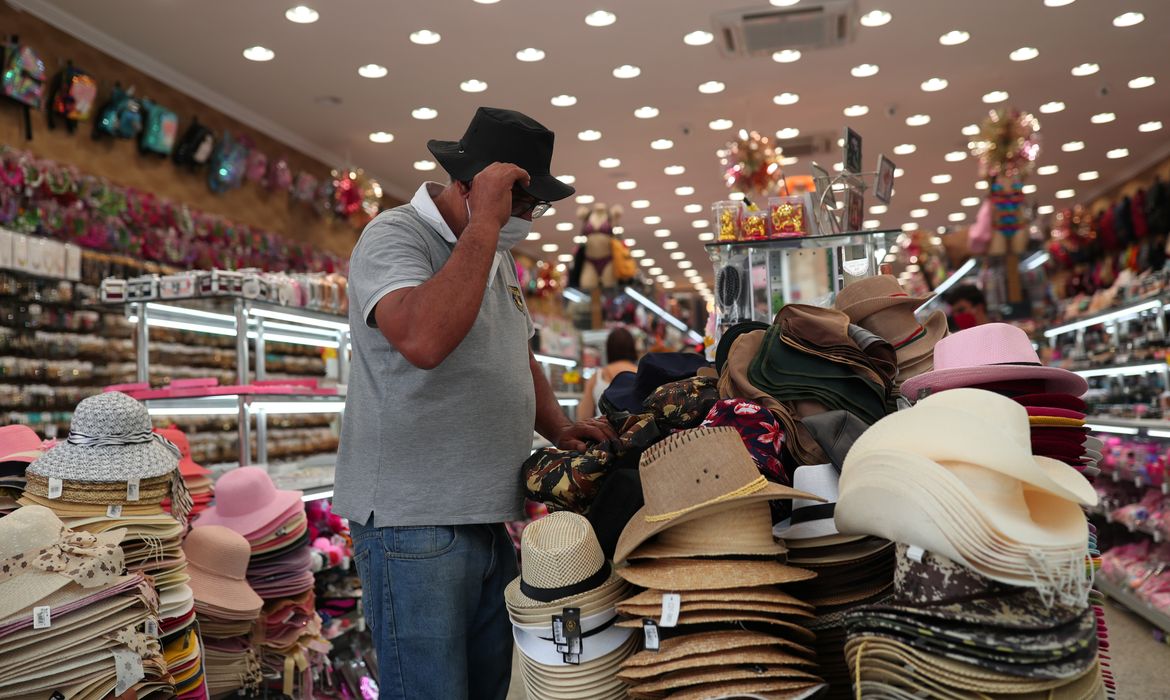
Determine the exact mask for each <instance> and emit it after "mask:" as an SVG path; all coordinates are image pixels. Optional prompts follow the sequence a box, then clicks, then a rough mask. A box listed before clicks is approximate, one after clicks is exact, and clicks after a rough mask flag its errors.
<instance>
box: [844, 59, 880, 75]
mask: <svg viewBox="0 0 1170 700" xmlns="http://www.w3.org/2000/svg"><path fill="white" fill-rule="evenodd" d="M849 73H850V74H851V75H852V76H853V77H854V78H868V77H870V76H871V75H877V74H878V67H877V64H876V63H862V64H861V65H859V66H853V67H852V68H850V69H849Z"/></svg>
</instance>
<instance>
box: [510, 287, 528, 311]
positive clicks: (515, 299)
mask: <svg viewBox="0 0 1170 700" xmlns="http://www.w3.org/2000/svg"><path fill="white" fill-rule="evenodd" d="M508 292H510V293H511V294H512V303H513V304H515V305H516V309H517V310H519V311H523V310H524V295H523V294H522V293H521V292H520V288H519V287H517V286H515V285H512V284H509V285H508Z"/></svg>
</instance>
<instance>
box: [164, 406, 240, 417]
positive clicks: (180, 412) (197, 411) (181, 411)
mask: <svg viewBox="0 0 1170 700" xmlns="http://www.w3.org/2000/svg"><path fill="white" fill-rule="evenodd" d="M146 410H147V412H148V413H150V415H152V416H234V415H236V414H238V413H239V412H240V410H239V409H238V408H230V407H226V406H176V407H174V408H168V407H162V406H149V407H148V408H147V409H146Z"/></svg>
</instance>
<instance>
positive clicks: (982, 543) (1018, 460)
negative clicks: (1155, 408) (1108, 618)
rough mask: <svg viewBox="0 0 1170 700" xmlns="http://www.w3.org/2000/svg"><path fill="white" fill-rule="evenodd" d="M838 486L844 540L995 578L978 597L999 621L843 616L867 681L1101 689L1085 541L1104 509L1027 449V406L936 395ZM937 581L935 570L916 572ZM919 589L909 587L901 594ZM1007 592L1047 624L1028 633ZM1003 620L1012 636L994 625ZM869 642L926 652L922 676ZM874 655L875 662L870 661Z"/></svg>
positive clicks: (877, 428) (1064, 471) (873, 437)
mask: <svg viewBox="0 0 1170 700" xmlns="http://www.w3.org/2000/svg"><path fill="white" fill-rule="evenodd" d="M953 337H959V336H958V335H956V336H953ZM840 490H841V494H840V499H839V502H838V504H837V508H836V510H835V514H834V517H835V520H836V524H837V527H838V528H839V529H840V531H841V532H844V533H850V534H869V535H877V536H881V537H885V538H887V539H890V540H893V541H895V542H898V543H899V544H904V545H907V547H906V549H905V552H904V557H903V558H906V557H909V558H910V559H913V560H915V561H916V562H919V563H921V561H923V558H924V556H925V555H926V554H927V553H928V554H929V555H931V556H933V557H937V561H939V562H942V561H943V560H944V559H945V560H947V561H949V562H951V563H953V564H954V565H955V566H957V567H959V570H966V571H969V572H970V575H971V576H973V577H982V578H983V579H987V580H988V581H991V582H995V584H996V589H995V591H996V592H994V593H993V594H992V595H991V597H990V600H989V601H987V602H985V603H982V605H984V607H985V608H987V609H989V610H990V611H991V613H992V614H993V615H995V616H996V618H995V620H996V621H995V623H994V624H992V623H989V622H988V621H987V619H983V620H981V621H976V622H970V621H968V622H966V623H960V622H956V623H955V624H951V623H947V624H945V625H944V624H943V623H941V622H936V623H932V624H930V625H927V624H925V623H922V622H921V620H916V619H914V618H911V617H909V616H908V615H906V614H902V615H901V616H899V615H898V614H893V617H894V618H895V619H893V620H890V619H889V618H890V616H891V613H889V611H888V610H885V609H884V608H882V609H880V610H884V612H873V610H871V609H869V608H865V609H862V610H855V611H853V612H851V613H849V614H847V616H846V618H847V625H848V626H849V629H850V639H849V644H850V645H851V646H849V648H848V649H847V653H846V658H847V660H848V661H849V663H850V665H851V666H852V667H853V672H854V673H855V674H858V675H859V676H860V680H861V682H863V683H874V684H879V685H880V684H887V685H888V684H894V685H895V686H896V687H898V688H900V689H901V690H902V691H903V692H907V691H906V687H907V686H906V685H898V683H905V684H910V683H912V682H913V681H914V679H922V678H929V679H930V681H931V682H932V683H937V684H939V685H941V686H942V687H943V688H944V689H946V690H947V691H949V692H950V693H953V694H955V695H959V696H962V695H963V694H964V693H970V689H969V688H968V687H967V686H964V685H962V683H963V682H965V681H964V680H963V679H969V678H971V677H976V678H980V677H982V678H986V677H990V676H993V675H994V674H1000V675H1001V676H1012V677H1014V678H1015V680H1016V681H1017V683H1018V686H1016V687H1020V688H1025V689H1027V690H1031V689H1033V688H1032V687H1031V685H1030V684H1031V682H1032V681H1035V680H1036V679H1046V680H1051V681H1059V682H1058V683H1056V684H1055V685H1049V686H1047V688H1036V690H1047V691H1049V692H1057V691H1058V689H1059V692H1060V693H1061V695H1060V696H1061V697H1065V696H1066V695H1067V696H1068V697H1078V698H1079V697H1095V695H1094V694H1093V693H1098V692H1103V690H1102V689H1101V681H1100V674H1099V673H1098V672H1095V671H1094V669H1096V667H1097V626H1096V623H1095V617H1094V612H1093V610H1092V608H1091V607H1090V606H1089V602H1088V586H1089V582H1090V575H1089V574H1088V573H1087V572H1086V561H1087V556H1088V540H1089V533H1088V528H1087V526H1086V522H1085V518H1084V515H1083V513H1082V511H1081V508H1080V506H1081V505H1093V504H1095V503H1096V500H1097V495H1096V493H1095V492H1094V490H1093V488H1092V486H1091V485H1090V484H1089V482H1088V481H1086V480H1085V478H1084V477H1083V476H1082V475H1081V474H1079V473H1078V472H1077V471H1076V470H1075V469H1073V468H1071V467H1069V466H1068V465H1066V464H1064V463H1061V462H1058V461H1056V460H1053V459H1049V458H1046V457H1034V456H1033V455H1032V454H1031V446H1030V433H1029V422H1028V414H1027V411H1026V410H1025V409H1024V407H1023V406H1021V405H1019V404H1018V403H1016V402H1014V401H1012V400H1011V399H1008V398H1005V397H1003V396H1000V395H998V394H995V393H992V392H989V391H980V390H976V389H954V390H952V391H946V392H942V393H939V394H935V395H931V396H929V397H927V398H925V399H923V400H921V401H919V402H918V403H917V404H916V405H915V406H914V407H912V408H909V409H906V410H903V411H900V412H898V413H895V414H893V415H891V416H888V417H887V418H885V419H883V420H882V421H879V422H878V423H877V424H875V425H874V426H872V427H871V428H870V429H869V430H867V431H866V432H865V433H864V434H863V435H861V437H859V438H858V439H857V441H856V442H855V443H854V445H853V448H852V449H851V450H850V452H849V455H848V457H847V458H846V461H845V465H844V470H843V473H842V477H841V480H840ZM898 565H899V566H903V564H902V563H901V562H900V561H899V563H898ZM931 575H938V572H937V571H936V572H934V573H933V574H932V573H931V572H929V571H928V572H924V573H922V574H920V577H929V576H931ZM911 585H914V583H913V582H907V581H906V580H903V581H902V583H901V587H902V588H903V590H905V589H906V588H907V587H908V586H911ZM984 588H986V586H984ZM979 590H980V591H982V589H979ZM977 592H979V591H977ZM1005 596H1019V597H1020V598H1026V599H1027V600H1030V601H1035V602H1036V605H1035V607H1033V608H1030V609H1031V610H1032V611H1033V613H1034V615H1035V616H1036V617H1037V618H1039V619H1037V620H1034V621H1032V622H1030V623H1029V625H1030V626H1029V627H1026V628H1023V629H1021V628H1019V626H1018V625H1016V624H1015V621H1014V620H1013V619H1011V618H1012V616H1013V613H1012V611H1011V610H1010V609H1009V608H1010V606H1006V605H1004V604H1003V602H1002V599H1004V597H1005ZM944 598H945V599H946V600H950V598H951V597H950V596H945V597H944ZM975 598H979V596H978V595H977V596H975ZM932 602H939V599H932ZM944 602H946V601H944ZM950 602H953V603H954V608H955V609H956V610H958V611H959V612H967V611H970V610H974V609H977V608H979V607H980V605H981V603H979V602H971V601H968V600H967V599H966V597H963V596H962V595H960V596H957V597H956V599H955V600H953V601H950ZM999 618H1004V619H1003V620H1002V621H1001V620H1000V619H999ZM1086 620H1087V622H1086ZM964 625H965V626H964ZM997 625H998V626H999V627H1002V628H1004V629H1006V630H1007V631H1006V632H1005V631H1003V630H996V629H990V628H994V627H995V626H997ZM948 630H949V631H948ZM1053 630H1058V631H1056V632H1054V631H1053ZM855 633H856V635H857V639H856V640H855V639H854V634H855ZM972 635H981V636H972ZM1011 635H1014V636H1011ZM871 637H877V638H878V639H881V640H892V641H893V642H898V643H900V644H901V645H902V646H903V647H908V648H912V649H915V650H916V653H917V654H918V655H920V656H921V657H922V658H921V659H919V661H918V662H916V664H915V668H916V669H920V672H916V673H914V674H909V673H905V672H903V675H905V676H906V678H908V679H909V680H903V681H898V680H897V679H894V678H892V677H890V675H889V671H888V669H886V668H885V667H884V666H883V665H882V664H883V663H886V662H888V661H889V657H887V656H882V654H886V653H887V647H889V646H892V645H886V644H870V643H868V642H869V641H870V638H871ZM1004 640H1011V641H1008V642H1005V641H1004ZM854 641H856V642H857V644H856V645H854V644H853V642H854ZM899 649H901V651H899V652H898V653H903V652H904V651H905V650H904V649H902V647H899ZM1004 649H1012V650H1013V651H1011V653H1007V652H1004V651H1003V650H1004ZM1033 650H1035V651H1033ZM871 651H872V652H873V653H874V654H875V657H876V658H875V659H874V660H871V659H870V658H869V657H868V656H867V655H868V654H870V653H871ZM889 653H892V652H889ZM900 658H902V657H900ZM879 660H880V661H881V663H879ZM932 664H933V665H934V666H945V667H951V668H952V672H951V673H953V676H952V675H939V674H932V673H931V672H930V671H927V670H926V669H927V668H929V667H931V665H932ZM872 669H882V670H880V672H878V671H873V670H872ZM1085 674H1090V676H1091V678H1090V679H1089V680H1086V681H1083V682H1084V683H1086V684H1087V685H1088V686H1089V688H1088V690H1087V692H1082V690H1081V686H1080V685H1077V684H1078V683H1080V682H1082V680H1083V678H1084V676H1085ZM997 680H1001V679H998V678H997ZM1001 684H1002V685H1004V686H1007V687H1011V685H1010V683H1009V682H1001ZM865 687H869V686H865ZM999 687H1000V686H996V689H997V690H994V691H990V690H989V691H988V692H999V691H998V688H999ZM922 689H923V687H922V686H914V687H913V689H912V690H911V691H909V692H918V691H920V690H922ZM861 690H864V688H862V689H861ZM875 692H876V691H875ZM939 692H941V691H939ZM1016 692H1021V691H1016Z"/></svg>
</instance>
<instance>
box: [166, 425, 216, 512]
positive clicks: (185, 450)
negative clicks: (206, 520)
mask: <svg viewBox="0 0 1170 700" xmlns="http://www.w3.org/2000/svg"><path fill="white" fill-rule="evenodd" d="M154 432H156V433H158V434H159V435H162V436H163V438H165V439H166V440H167V442H169V443H171V444H172V445H174V446H175V447H177V448H178V449H179V474H180V475H181V476H182V477H183V483H185V484H186V485H187V492H188V493H190V494H191V513H190V517H192V518H194V517H195V516H197V515H199V514H200V513H201V512H203V510H204V509H205V508H207V505H208V504H209V503H211V498H212V496H213V495H214V493H215V490H214V488H213V484H214V482H213V481H212V479H211V470H210V469H208V468H206V467H203V466H200V465H199V464H196V463H195V460H193V459H191V443H190V442H188V441H187V435H186V434H185V433H184V432H183V431H182V430H179V429H178V428H174V427H172V428H155V430H154ZM163 509H164V510H166V511H167V512H168V513H169V512H170V510H171V502H170V499H167V500H165V501H163Z"/></svg>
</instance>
